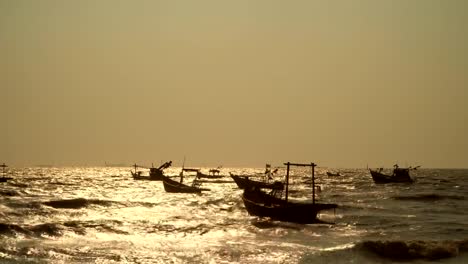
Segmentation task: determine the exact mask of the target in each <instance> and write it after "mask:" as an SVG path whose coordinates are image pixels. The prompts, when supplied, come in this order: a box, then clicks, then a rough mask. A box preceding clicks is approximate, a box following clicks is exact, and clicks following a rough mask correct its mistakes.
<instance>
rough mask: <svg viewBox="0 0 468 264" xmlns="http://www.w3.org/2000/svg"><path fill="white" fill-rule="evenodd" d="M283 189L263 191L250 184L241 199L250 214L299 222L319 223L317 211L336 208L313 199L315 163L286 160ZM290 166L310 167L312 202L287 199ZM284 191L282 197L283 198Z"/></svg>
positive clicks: (333, 205) (334, 205)
mask: <svg viewBox="0 0 468 264" xmlns="http://www.w3.org/2000/svg"><path fill="white" fill-rule="evenodd" d="M284 165H286V184H285V190H284V192H283V190H271V192H269V193H267V192H265V191H264V190H263V189H264V188H262V187H258V186H253V187H252V186H251V187H248V188H246V189H244V193H243V195H242V200H243V201H244V205H245V208H246V209H247V212H248V213H249V214H250V215H253V216H259V217H269V218H271V219H273V220H277V221H284V222H293V223H299V224H312V223H320V222H321V221H320V220H319V219H317V214H318V212H320V211H322V210H328V209H334V208H337V207H338V205H336V204H329V203H316V201H315V189H316V188H315V175H314V174H315V166H316V164H315V163H310V164H300V163H291V162H287V163H285V164H284ZM291 166H299V167H311V168H312V202H311V203H310V202H309V203H305V202H300V201H290V200H289V197H288V196H289V171H290V167H291ZM283 193H284V198H283Z"/></svg>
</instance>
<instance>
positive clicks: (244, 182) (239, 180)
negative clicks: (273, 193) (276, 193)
mask: <svg viewBox="0 0 468 264" xmlns="http://www.w3.org/2000/svg"><path fill="white" fill-rule="evenodd" d="M230 175H231V178H232V179H233V180H234V182H235V183H236V184H237V187H239V189H246V188H249V187H258V188H267V189H275V190H283V189H284V184H283V183H282V182H279V181H275V182H264V181H256V180H251V179H249V176H240V175H235V174H232V173H230Z"/></svg>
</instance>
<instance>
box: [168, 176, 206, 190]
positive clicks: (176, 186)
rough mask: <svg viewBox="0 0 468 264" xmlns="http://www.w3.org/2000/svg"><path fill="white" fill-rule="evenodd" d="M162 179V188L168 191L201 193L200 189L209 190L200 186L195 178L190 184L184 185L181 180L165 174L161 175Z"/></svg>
mask: <svg viewBox="0 0 468 264" xmlns="http://www.w3.org/2000/svg"><path fill="white" fill-rule="evenodd" d="M181 179H182V177H181ZM162 181H163V185H164V190H165V191H166V192H168V193H201V192H202V191H209V190H210V189H206V188H200V184H201V183H199V182H198V181H197V180H196V179H195V180H194V181H193V182H192V185H185V184H183V183H182V182H177V181H175V180H173V179H171V178H169V177H167V176H163V177H162Z"/></svg>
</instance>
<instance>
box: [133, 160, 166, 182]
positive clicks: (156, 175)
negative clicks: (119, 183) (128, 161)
mask: <svg viewBox="0 0 468 264" xmlns="http://www.w3.org/2000/svg"><path fill="white" fill-rule="evenodd" d="M171 165H172V161H168V162H165V163H163V164H162V165H161V166H159V167H158V168H155V167H154V166H151V168H149V175H148V176H145V175H142V173H143V172H142V171H138V170H137V169H138V167H141V166H138V165H136V164H134V165H133V166H134V167H135V171H130V173H131V174H132V177H133V179H134V180H147V181H161V180H162V177H163V176H164V170H165V169H167V168H169V167H170V166H171Z"/></svg>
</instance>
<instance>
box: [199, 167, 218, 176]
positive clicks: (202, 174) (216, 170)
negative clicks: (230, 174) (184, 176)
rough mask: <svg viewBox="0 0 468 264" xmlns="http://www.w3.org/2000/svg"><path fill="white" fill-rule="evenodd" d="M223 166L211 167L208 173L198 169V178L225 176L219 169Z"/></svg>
mask: <svg viewBox="0 0 468 264" xmlns="http://www.w3.org/2000/svg"><path fill="white" fill-rule="evenodd" d="M220 168H221V167H218V168H216V169H210V170H209V171H208V174H205V173H203V172H201V171H200V170H198V171H197V178H200V179H201V178H205V179H220V178H224V175H219V173H220V172H221V171H220V170H219V169H220Z"/></svg>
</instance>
